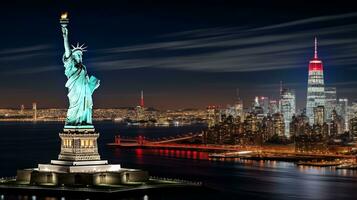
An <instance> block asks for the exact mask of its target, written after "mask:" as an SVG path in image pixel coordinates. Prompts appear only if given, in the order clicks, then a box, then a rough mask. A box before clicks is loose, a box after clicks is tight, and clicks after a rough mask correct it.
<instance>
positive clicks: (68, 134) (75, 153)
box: [58, 128, 100, 161]
mask: <svg viewBox="0 0 357 200" xmlns="http://www.w3.org/2000/svg"><path fill="white" fill-rule="evenodd" d="M59 136H60V138H61V153H60V154H59V155H58V159H59V160H68V161H81V160H100V156H99V154H98V145H97V139H98V137H99V133H98V132H96V131H95V129H94V128H90V129H89V128H65V129H64V130H63V132H61V133H60V134H59Z"/></svg>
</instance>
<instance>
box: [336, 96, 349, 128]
mask: <svg viewBox="0 0 357 200" xmlns="http://www.w3.org/2000/svg"><path fill="white" fill-rule="evenodd" d="M336 111H337V114H338V115H340V116H341V117H342V118H343V121H344V130H345V131H348V122H349V120H348V99H346V98H340V99H338V104H337V109H336Z"/></svg>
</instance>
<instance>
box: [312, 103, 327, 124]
mask: <svg viewBox="0 0 357 200" xmlns="http://www.w3.org/2000/svg"><path fill="white" fill-rule="evenodd" d="M324 122H325V107H324V106H317V107H315V108H314V125H320V126H322V124H323V123H324Z"/></svg>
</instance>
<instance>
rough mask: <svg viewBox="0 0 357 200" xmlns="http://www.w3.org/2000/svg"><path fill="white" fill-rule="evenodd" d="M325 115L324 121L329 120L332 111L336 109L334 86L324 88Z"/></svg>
mask: <svg viewBox="0 0 357 200" xmlns="http://www.w3.org/2000/svg"><path fill="white" fill-rule="evenodd" d="M325 97H326V102H325V115H326V121H327V122H330V121H331V120H332V111H333V110H334V109H336V105H337V99H336V88H335V87H326V88H325Z"/></svg>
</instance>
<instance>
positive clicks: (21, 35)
mask: <svg viewBox="0 0 357 200" xmlns="http://www.w3.org/2000/svg"><path fill="white" fill-rule="evenodd" d="M11 2H12V3H1V6H0V11H1V33H0V34H1V37H0V43H1V45H0V108H9V107H12V108H19V105H20V104H25V106H27V107H30V105H31V103H32V102H34V101H36V102H37V104H38V107H39V108H45V107H57V108H65V107H66V106H67V97H66V95H67V89H66V88H65V87H64V84H65V81H66V77H65V75H64V68H63V65H62V61H61V58H62V55H63V52H64V49H63V38H62V33H61V29H60V24H59V15H60V13H61V12H62V11H68V12H69V15H70V25H69V39H70V42H71V43H72V44H76V43H77V42H79V43H85V44H86V45H88V52H86V53H85V54H84V57H83V59H84V64H85V65H86V66H87V69H88V71H89V74H92V75H95V76H96V77H98V78H99V79H100V80H101V86H100V88H99V89H98V90H96V91H95V93H94V107H95V108H110V107H125V106H135V105H138V103H139V95H140V90H142V89H143V90H144V93H145V103H146V105H147V106H151V107H156V108H159V109H167V108H171V109H172V108H205V107H206V106H207V105H221V106H225V105H226V104H232V103H233V102H234V100H235V98H236V88H239V90H240V96H241V98H242V99H243V100H244V103H245V106H247V105H248V104H249V102H250V101H252V100H253V98H254V96H268V97H271V98H277V96H278V94H279V82H280V81H283V83H284V87H288V88H291V89H295V90H296V93H297V105H298V108H302V107H304V105H305V101H306V86H307V70H308V68H307V67H308V62H309V60H310V59H311V58H312V57H313V40H314V36H315V35H316V36H317V37H318V40H319V57H320V58H321V59H322V60H323V62H324V70H325V71H324V73H325V83H326V85H328V86H336V87H337V95H338V97H339V98H342V97H347V98H349V99H350V101H354V100H355V99H357V65H356V64H357V8H356V7H355V6H352V5H349V4H348V3H346V2H343V1H338V2H340V4H332V3H326V2H317V1H314V3H312V2H311V1H306V2H304V1H299V3H293V2H291V1H285V3H281V2H277V1H275V2H267V1H254V0H252V1H249V3H237V1H232V2H230V1H218V0H217V1H195V3H192V2H191V3H188V2H184V1H181V3H173V2H172V1H162V2H156V1H155V2H150V1H143V2H139V1H118V2H119V3H118V2H106V1H95V2H93V3H88V1H51V2H52V3H47V4H45V3H29V2H28V3H21V2H19V1H11ZM49 2H50V1H49ZM165 2H166V3H165ZM169 2H170V3H169ZM234 2H236V3H234Z"/></svg>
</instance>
